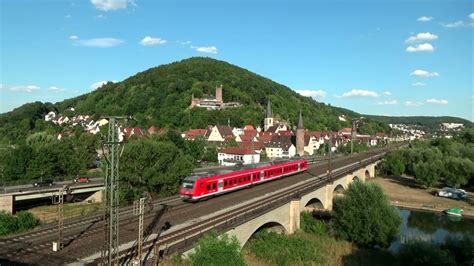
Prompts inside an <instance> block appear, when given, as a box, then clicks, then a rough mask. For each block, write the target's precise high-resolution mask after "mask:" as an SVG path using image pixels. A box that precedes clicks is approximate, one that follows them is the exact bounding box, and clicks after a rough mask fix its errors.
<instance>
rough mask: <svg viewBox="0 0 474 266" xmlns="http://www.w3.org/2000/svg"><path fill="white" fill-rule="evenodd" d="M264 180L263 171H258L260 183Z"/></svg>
mask: <svg viewBox="0 0 474 266" xmlns="http://www.w3.org/2000/svg"><path fill="white" fill-rule="evenodd" d="M264 178H265V173H264V172H263V171H260V181H262V180H263V179H264Z"/></svg>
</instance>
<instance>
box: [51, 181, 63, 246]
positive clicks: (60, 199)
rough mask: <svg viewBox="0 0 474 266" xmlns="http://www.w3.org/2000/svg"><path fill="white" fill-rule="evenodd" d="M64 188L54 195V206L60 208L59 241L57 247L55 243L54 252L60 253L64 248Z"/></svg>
mask: <svg viewBox="0 0 474 266" xmlns="http://www.w3.org/2000/svg"><path fill="white" fill-rule="evenodd" d="M64 190H65V188H64V187H61V188H60V189H59V191H58V192H57V194H56V195H53V204H56V205H57V206H58V240H57V242H56V246H54V243H53V251H60V250H61V249H62V248H63V229H64V220H63V211H64V209H63V204H64Z"/></svg>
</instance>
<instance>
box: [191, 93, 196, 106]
mask: <svg viewBox="0 0 474 266" xmlns="http://www.w3.org/2000/svg"><path fill="white" fill-rule="evenodd" d="M197 100H198V99H196V98H194V93H193V94H192V95H191V106H190V107H191V108H193V107H194V106H196V105H197V102H198V101H197Z"/></svg>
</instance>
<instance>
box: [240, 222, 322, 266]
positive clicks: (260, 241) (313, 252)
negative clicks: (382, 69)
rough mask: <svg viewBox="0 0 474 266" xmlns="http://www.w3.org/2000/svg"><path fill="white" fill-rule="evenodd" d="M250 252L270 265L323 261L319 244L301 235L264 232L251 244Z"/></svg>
mask: <svg viewBox="0 0 474 266" xmlns="http://www.w3.org/2000/svg"><path fill="white" fill-rule="evenodd" d="M249 249H250V251H251V252H252V253H253V254H255V256H256V257H257V258H259V259H261V260H263V261H266V262H270V265H295V264H310V263H315V262H321V261H322V257H323V255H322V253H321V252H322V250H321V247H320V245H319V243H318V242H316V241H313V240H311V239H307V238H304V237H303V236H301V235H299V234H295V235H290V236H287V235H280V234H277V233H275V232H267V231H265V230H262V231H260V232H258V233H256V234H255V235H254V236H253V239H252V240H250V242H249Z"/></svg>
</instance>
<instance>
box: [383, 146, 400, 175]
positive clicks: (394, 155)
mask: <svg viewBox="0 0 474 266" xmlns="http://www.w3.org/2000/svg"><path fill="white" fill-rule="evenodd" d="M382 168H383V169H384V170H385V171H386V172H387V173H388V174H392V175H396V176H399V175H402V174H403V173H404V172H405V162H404V158H403V155H402V152H401V151H399V150H397V151H393V152H391V153H389V154H388V155H387V156H386V157H385V158H384V160H383V162H382Z"/></svg>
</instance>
